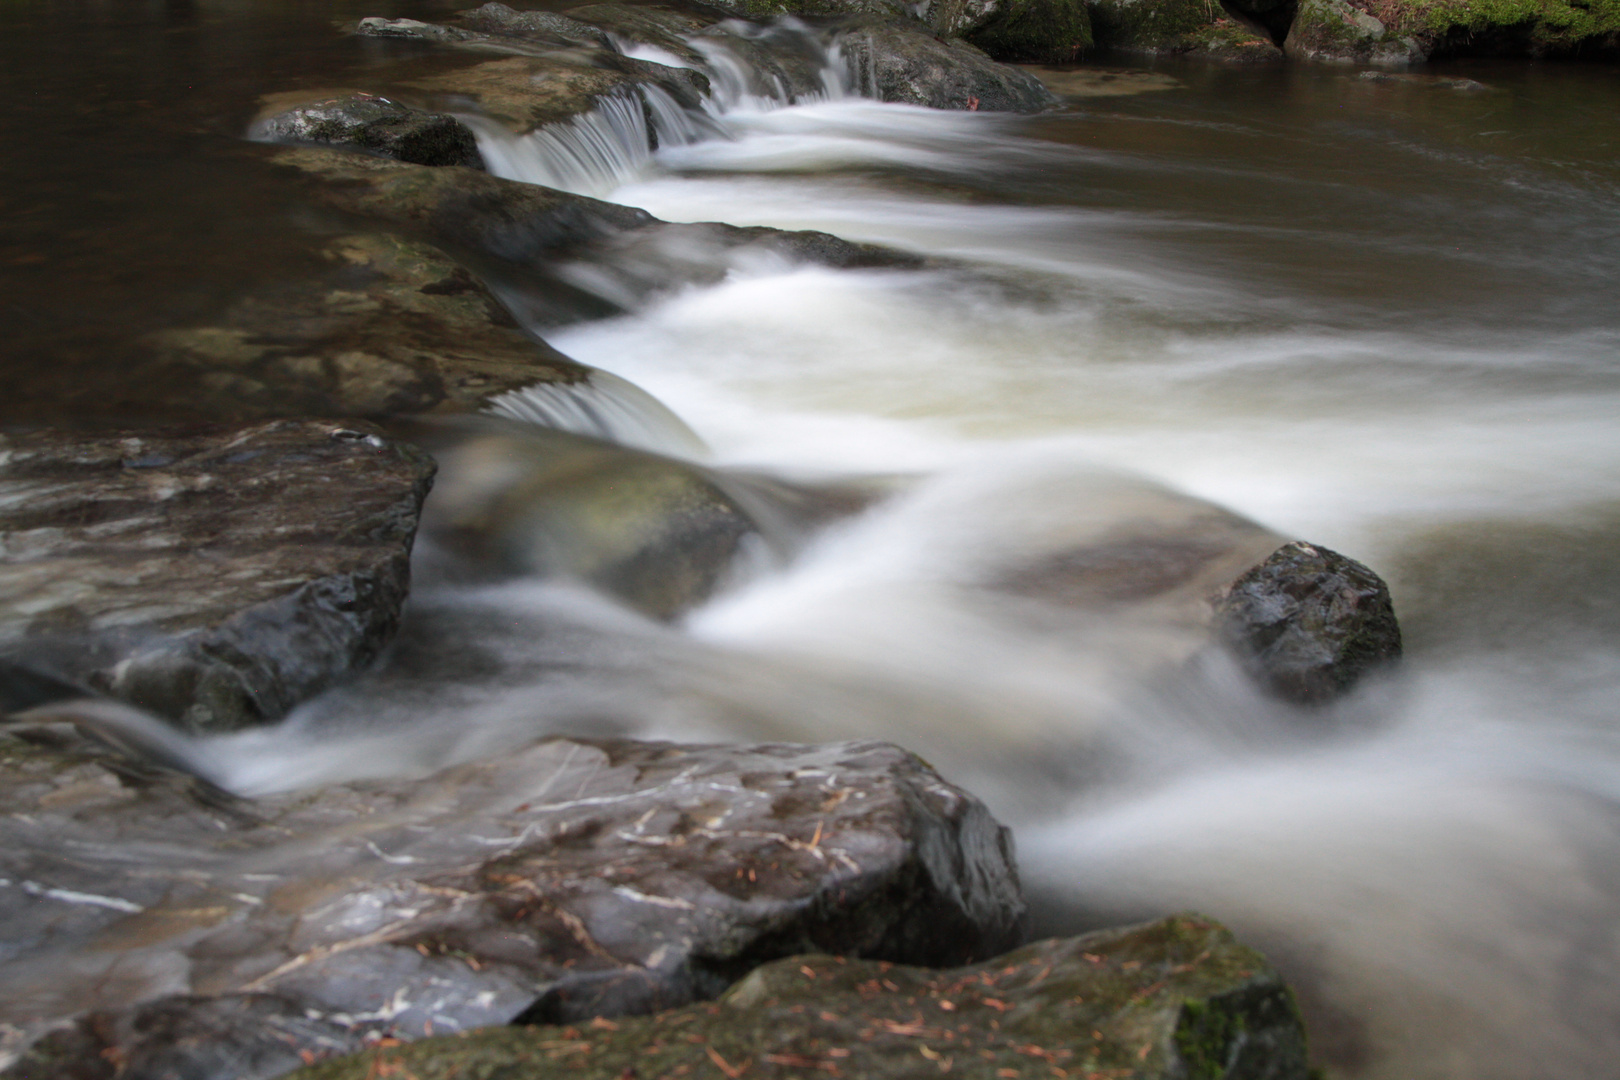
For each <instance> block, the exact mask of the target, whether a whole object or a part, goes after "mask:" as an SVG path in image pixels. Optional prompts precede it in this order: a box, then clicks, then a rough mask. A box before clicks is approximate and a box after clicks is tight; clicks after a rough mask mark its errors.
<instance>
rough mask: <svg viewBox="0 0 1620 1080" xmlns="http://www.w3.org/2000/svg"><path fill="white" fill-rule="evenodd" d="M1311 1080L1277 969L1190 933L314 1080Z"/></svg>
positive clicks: (480, 1042)
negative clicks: (388, 1079)
mask: <svg viewBox="0 0 1620 1080" xmlns="http://www.w3.org/2000/svg"><path fill="white" fill-rule="evenodd" d="M550 1070H557V1071H558V1072H562V1071H566V1073H567V1075H568V1076H570V1077H577V1078H579V1080H622V1078H624V1077H630V1076H635V1077H645V1078H648V1080H651V1078H653V1077H666V1076H668V1077H679V1076H698V1077H709V1076H725V1077H728V1078H732V1080H735V1078H738V1077H742V1076H749V1077H781V1078H783V1080H786V1078H789V1077H808V1076H829V1077H834V1078H837V1077H859V1078H863V1080H865V1078H883V1077H935V1076H941V1075H948V1076H967V1077H974V1078H979V1077H983V1078H986V1080H988V1078H990V1077H996V1078H998V1080H1018V1078H1026V1077H1027V1078H1036V1077H1039V1078H1040V1080H1053V1078H1060V1080H1061V1078H1063V1077H1085V1078H1087V1080H1101V1078H1103V1077H1109V1078H1124V1077H1131V1078H1133V1080H1305V1078H1306V1076H1307V1068H1306V1054H1305V1032H1304V1027H1303V1025H1302V1024H1301V1022H1300V1019H1299V1013H1298V1010H1297V1008H1296V1007H1295V1005H1294V1000H1293V996H1292V995H1291V994H1290V993H1289V990H1288V988H1287V986H1285V985H1284V984H1283V982H1282V980H1281V979H1280V978H1278V976H1277V974H1276V973H1275V972H1274V971H1273V970H1272V969H1271V967H1270V965H1268V964H1267V963H1266V961H1265V960H1264V958H1262V957H1261V956H1260V955H1258V954H1257V953H1255V952H1254V951H1253V950H1251V949H1248V948H1245V947H1244V946H1243V945H1241V944H1239V943H1238V942H1236V941H1235V940H1234V939H1233V938H1232V936H1231V934H1229V933H1228V932H1227V931H1226V930H1224V929H1223V928H1221V927H1220V926H1218V925H1216V924H1214V923H1211V922H1209V921H1208V920H1205V919H1201V918H1198V917H1196V916H1179V917H1174V918H1169V919H1164V920H1161V921H1159V922H1156V923H1149V924H1146V925H1143V926H1135V927H1127V928H1124V929H1121V930H1107V931H1103V932H1100V933H1095V934H1088V935H1086V936H1084V937H1079V938H1069V939H1064V940H1054V941H1043V942H1039V943H1037V944H1034V945H1030V946H1027V947H1026V948H1023V949H1020V950H1018V951H1017V952H1014V953H1010V954H1008V955H1006V956H1002V957H997V958H996V959H995V960H992V961H991V962H989V963H986V964H979V965H975V966H973V967H964V968H956V969H953V970H948V971H930V970H924V969H920V968H915V967H897V966H893V965H890V964H881V963H872V962H869V961H868V962H862V961H850V960H845V959H843V958H839V957H830V956H804V957H795V958H792V959H788V960H783V961H779V962H777V963H774V964H770V965H767V966H765V967H761V968H759V969H758V970H756V971H754V972H753V973H752V974H751V975H749V976H748V977H747V978H746V979H743V980H742V981H741V982H740V983H738V984H737V985H736V986H735V987H733V988H732V989H731V990H730V991H729V992H728V993H727V994H726V996H725V997H724V998H723V999H722V1001H721V1003H719V1004H714V1005H706V1006H694V1007H688V1008H685V1009H680V1010H677V1011H673V1012H667V1013H663V1014H660V1015H658V1016H655V1017H649V1018H645V1019H636V1020H631V1021H621V1022H619V1023H617V1024H613V1025H607V1026H594V1025H593V1026H589V1027H586V1026H575V1027H563V1028H559V1027H529V1028H503V1029H495V1030H490V1031H484V1032H479V1033H477V1034H475V1035H473V1036H472V1037H470V1038H458V1039H432V1040H428V1041H425V1042H420V1043H416V1044H414V1045H412V1046H408V1047H395V1048H379V1049H376V1050H372V1051H368V1052H366V1053H363V1054H359V1055H356V1056H353V1057H349V1058H346V1059H343V1060H339V1061H333V1062H329V1063H325V1064H321V1065H317V1066H315V1067H314V1068H310V1069H307V1070H303V1071H300V1072H299V1073H297V1074H296V1077H297V1080H363V1078H368V1077H376V1076H410V1077H415V1078H416V1080H451V1078H459V1077H473V1076H479V1077H492V1078H493V1077H497V1076H511V1077H514V1078H516V1077H520V1076H522V1077H530V1076H534V1077H539V1076H546V1075H552V1072H550Z"/></svg>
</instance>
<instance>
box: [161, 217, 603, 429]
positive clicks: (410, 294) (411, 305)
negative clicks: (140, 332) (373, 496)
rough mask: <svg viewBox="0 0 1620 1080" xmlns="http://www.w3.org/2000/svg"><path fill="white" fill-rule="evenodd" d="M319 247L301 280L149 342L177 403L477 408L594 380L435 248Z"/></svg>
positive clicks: (349, 411) (389, 239) (218, 410)
mask: <svg viewBox="0 0 1620 1080" xmlns="http://www.w3.org/2000/svg"><path fill="white" fill-rule="evenodd" d="M320 254H321V256H322V257H323V259H324V262H325V264H326V265H325V267H324V268H322V269H321V271H320V272H318V273H316V274H314V275H312V276H310V277H309V278H307V279H305V280H303V281H298V282H294V283H288V284H285V285H282V286H280V287H278V288H274V289H269V290H265V291H262V292H259V293H255V294H252V295H248V296H244V297H242V298H241V299H239V300H237V301H236V302H235V303H234V304H232V305H231V306H230V307H229V308H228V309H227V310H226V311H225V312H224V313H223V314H222V316H221V318H220V319H219V320H218V321H217V322H215V323H213V324H212V325H208V326H195V327H182V328H176V329H173V330H165V331H162V332H160V333H158V334H155V335H153V336H152V337H150V338H149V339H148V340H147V344H148V346H149V347H150V348H151V350H152V351H153V353H154V370H155V371H156V372H158V373H160V375H161V377H160V378H158V379H156V380H154V384H155V385H161V386H171V387H174V388H175V390H174V391H173V393H174V394H175V400H174V401H173V403H172V405H173V407H174V408H176V409H181V408H188V407H189V408H192V409H194V410H196V411H197V412H199V413H206V414H207V415H212V416H215V417H224V418H244V419H245V418H256V417H263V416H287V415H289V414H290V415H302V416H337V417H341V416H371V417H384V416H392V415H399V414H403V413H418V412H426V411H438V412H463V411H465V412H475V411H477V410H478V409H479V408H481V407H482V406H483V405H484V403H485V402H486V401H488V400H489V399H490V398H491V397H494V396H497V395H499V394H503V393H506V392H508V391H511V390H514V389H517V388H519V387H524V386H532V385H534V384H536V383H565V384H566V383H577V382H582V381H585V380H586V379H587V378H588V377H589V370H588V369H587V368H585V367H584V366H582V365H580V364H576V363H574V362H573V361H572V360H569V359H568V358H567V357H565V356H563V355H562V354H561V353H559V352H557V351H556V350H555V349H552V348H550V347H549V346H547V345H546V344H545V343H544V342H541V341H538V340H536V339H535V338H532V337H530V336H529V335H528V334H525V333H524V332H523V331H522V330H520V329H519V328H518V325H517V323H516V322H515V321H514V320H513V318H512V316H511V314H509V313H508V312H507V310H506V308H504V307H503V306H502V305H501V303H500V301H499V300H497V299H496V298H495V296H494V295H493V294H491V293H490V291H489V289H488V288H486V287H485V286H484V284H483V283H482V282H481V281H480V280H479V279H478V278H476V277H474V276H473V275H472V274H471V273H469V272H468V271H467V270H466V269H465V268H463V267H462V266H460V265H458V264H457V263H456V262H454V261H452V260H451V259H450V258H449V256H447V255H446V254H445V253H444V252H443V251H441V250H440V249H438V248H436V247H434V246H432V245H430V244H425V243H421V242H417V241H412V240H407V239H405V238H403V237H401V236H397V235H393V234H389V233H354V234H350V235H346V236H337V237H333V238H332V239H330V240H328V241H327V242H326V243H325V245H324V247H323V248H322V250H321V253H320Z"/></svg>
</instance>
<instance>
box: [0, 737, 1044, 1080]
mask: <svg viewBox="0 0 1620 1080" xmlns="http://www.w3.org/2000/svg"><path fill="white" fill-rule="evenodd" d="M73 730H74V729H72V728H69V727H67V726H66V725H64V724H60V723H56V724H50V725H44V726H41V727H38V728H35V729H31V730H29V731H26V732H23V733H22V734H20V735H4V736H0V879H3V884H0V920H3V923H4V925H5V926H6V928H7V935H6V940H7V950H8V951H7V955H6V963H5V964H4V965H3V966H0V1002H3V1004H0V1032H9V1033H10V1035H9V1038H10V1040H11V1042H12V1043H13V1047H14V1051H15V1050H20V1049H22V1047H23V1046H25V1045H26V1044H27V1043H29V1042H30V1041H31V1040H33V1039H35V1038H37V1037H38V1036H39V1035H41V1034H42V1033H44V1032H47V1031H48V1030H52V1029H54V1033H53V1034H50V1035H49V1036H48V1037H46V1038H45V1039H44V1040H43V1041H41V1042H38V1043H37V1044H35V1045H34V1046H33V1048H32V1049H31V1050H28V1051H27V1052H25V1053H24V1055H23V1056H22V1058H21V1060H19V1061H16V1063H15V1064H14V1065H13V1066H12V1068H11V1069H10V1070H9V1071H8V1072H7V1073H6V1075H8V1076H11V1077H29V1078H34V1077H39V1076H45V1075H50V1076H70V1075H71V1076H86V1077H89V1076H97V1077H99V1076H102V1075H106V1076H109V1077H110V1076H112V1075H114V1072H113V1071H109V1070H111V1069H113V1065H114V1064H117V1065H118V1066H119V1068H117V1069H116V1070H115V1071H116V1075H117V1076H119V1077H121V1078H124V1080H143V1078H150V1080H157V1078H159V1077H171V1076H181V1077H193V1076H198V1077H200V1076H226V1075H228V1076H231V1077H233V1078H234V1080H252V1078H257V1077H269V1076H274V1075H278V1074H279V1073H281V1072H285V1071H287V1070H289V1069H291V1068H293V1067H296V1066H297V1065H298V1064H300V1062H301V1061H304V1060H309V1059H311V1058H313V1057H314V1056H316V1055H324V1054H326V1053H329V1052H335V1051H339V1050H354V1049H358V1048H359V1047H360V1046H362V1045H363V1040H364V1039H366V1038H367V1037H368V1036H369V1037H371V1038H373V1039H375V1038H377V1037H388V1038H399V1039H412V1038H419V1037H423V1036H426V1035H431V1034H433V1033H446V1032H453V1031H457V1030H462V1029H467V1028H472V1027H479V1026H484V1025H490V1024H502V1023H506V1022H508V1021H511V1020H513V1019H515V1018H518V1017H526V1018H528V1019H531V1020H537V1021H552V1022H562V1023H567V1022H575V1021H580V1020H585V1019H588V1018H590V1017H599V1016H614V1015H622V1014H633V1013H642V1012H648V1011H651V1010H654V1009H667V1008H673V1007H678V1006H682V1005H685V1004H688V1003H691V1002H693V1001H695V1000H700V999H704V998H710V997H713V996H714V995H716V994H718V993H720V992H721V991H722V990H724V989H725V987H726V986H728V985H729V984H730V983H732V982H733V981H734V980H735V979H737V978H738V977H740V976H742V975H743V974H745V973H746V972H748V971H749V970H751V969H752V968H754V967H755V966H757V965H758V964H760V963H762V962H765V961H769V960H771V959H775V958H779V957H782V956H787V955H792V954H796V953H801V952H826V953H838V954H848V955H856V956H868V957H878V958H884V959H887V960H891V961H903V962H909V963H923V964H960V963H963V962H967V961H972V960H979V959H983V958H985V957H988V956H992V955H995V954H996V953H999V952H1001V951H1003V950H1005V949H1006V948H1008V947H1010V946H1011V945H1013V944H1015V943H1016V941H1017V937H1018V934H1019V929H1020V923H1021V919H1022V914H1023V902H1022V900H1021V897H1020V893H1019V886H1018V879H1017V874H1016V870H1015V869H1014V866H1013V858H1012V851H1011V840H1010V837H1009V834H1008V833H1007V831H1006V830H1005V829H1004V828H1002V827H1001V826H999V825H998V824H997V823H996V822H995V821H994V819H992V818H991V817H990V815H989V813H988V811H986V810H985V808H984V807H983V805H982V804H980V803H979V802H978V801H977V800H975V799H973V798H972V797H971V796H969V795H967V794H965V793H964V792H962V791H961V790H959V789H957V788H955V787H953V786H951V785H950V784H948V783H946V782H945V781H943V780H942V779H940V778H939V776H937V775H936V774H935V773H934V772H933V771H932V770H931V769H929V768H928V767H927V766H926V765H925V764H923V763H922V762H921V761H920V760H919V759H917V758H916V757H914V756H913V755H911V754H909V753H906V752H905V751H902V750H900V749H898V748H896V747H893V746H890V745H887V744H881V743H874V742H855V743H844V744H836V745H831V746H822V747H813V746H791V745H761V746H745V747H697V746H675V745H670V744H658V743H635V742H626V741H601V742H596V741H583V740H572V739H548V740H544V741H541V742H537V743H534V744H531V745H529V746H527V747H524V748H521V749H519V750H516V751H514V752H510V753H507V754H504V755H501V756H498V757H493V758H489V759H486V760H480V761H476V762H472V763H469V764H464V765H460V766H456V767H453V768H450V769H448V770H445V771H443V772H440V773H438V774H435V775H433V776H431V777H427V778H425V779H420V780H414V781H392V782H370V783H358V782H357V783H349V784H343V785H337V786H333V787H329V788H324V789H320V790H317V791H312V792H304V793H294V794H290V795H284V796H276V797H271V798H266V799H262V800H257V801H254V802H251V803H249V802H244V801H239V800H232V799H230V798H229V797H227V796H224V795H223V794H222V793H218V792H217V791H210V789H209V788H208V787H207V786H206V785H205V784H203V783H201V782H200V781H196V780H193V779H191V778H190V777H188V776H185V775H183V774H179V773H170V772H166V771H164V770H161V769H156V768H153V767H149V766H136V765H132V764H131V763H128V762H122V761H119V760H117V759H113V758H110V757H108V756H107V755H106V754H103V753H99V752H96V751H95V750H94V749H93V748H91V747H90V746H89V745H88V744H86V743H85V742H84V741H83V740H82V739H78V738H76V737H74V736H73V735H72V732H73ZM22 735H27V736H28V737H27V738H24V737H22ZM222 1062H228V1063H230V1064H229V1068H228V1069H227V1068H226V1067H225V1066H224V1065H221V1063H222ZM98 1070H100V1071H98Z"/></svg>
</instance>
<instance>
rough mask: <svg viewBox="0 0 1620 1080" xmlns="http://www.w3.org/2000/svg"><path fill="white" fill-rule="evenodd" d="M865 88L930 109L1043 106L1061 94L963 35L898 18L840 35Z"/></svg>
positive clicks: (1022, 109)
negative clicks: (941, 33) (947, 33)
mask: <svg viewBox="0 0 1620 1080" xmlns="http://www.w3.org/2000/svg"><path fill="white" fill-rule="evenodd" d="M839 40H840V41H841V42H842V45H843V49H844V51H845V53H846V55H848V56H849V58H850V61H851V64H852V65H853V67H854V70H855V71H856V72H857V73H858V75H857V78H861V79H866V80H869V82H870V85H867V86H863V87H862V91H863V92H864V93H867V94H869V95H870V96H872V97H875V98H877V99H878V100H880V101H893V102H899V103H901V104H904V105H923V106H926V107H928V108H931V109H969V110H983V111H989V112H1021V113H1032V112H1040V111H1041V110H1042V109H1048V108H1051V107H1052V106H1053V105H1055V104H1057V98H1056V97H1055V96H1054V95H1053V94H1052V92H1051V91H1050V90H1048V89H1046V87H1045V86H1044V85H1042V83H1041V81H1040V80H1039V79H1037V78H1036V77H1035V76H1033V75H1031V74H1030V73H1029V72H1027V71H1024V70H1022V69H1020V68H1016V67H1011V66H1009V65H1007V64H1002V63H998V62H997V61H995V60H992V59H990V57H989V56H988V55H986V54H985V53H984V51H983V50H981V49H979V48H977V47H975V46H973V45H970V44H968V43H967V42H966V41H963V40H961V39H960V38H940V37H938V36H936V35H935V34H933V33H932V32H930V31H929V30H928V29H927V28H925V27H923V26H921V25H907V24H906V23H903V22H898V21H887V22H885V21H869V22H865V23H861V24H857V25H856V26H855V27H854V28H852V29H850V30H848V31H846V32H844V34H843V35H842V36H841V37H840V39H839Z"/></svg>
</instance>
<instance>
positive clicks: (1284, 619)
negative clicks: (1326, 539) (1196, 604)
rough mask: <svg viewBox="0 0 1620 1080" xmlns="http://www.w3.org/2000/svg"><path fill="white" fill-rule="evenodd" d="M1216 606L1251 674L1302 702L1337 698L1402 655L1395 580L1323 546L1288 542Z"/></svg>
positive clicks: (1227, 636)
mask: <svg viewBox="0 0 1620 1080" xmlns="http://www.w3.org/2000/svg"><path fill="white" fill-rule="evenodd" d="M1215 607H1216V621H1217V626H1218V630H1219V633H1220V634H1221V636H1222V638H1223V639H1224V640H1225V641H1226V642H1227V643H1228V644H1229V645H1230V646H1231V647H1232V649H1233V650H1234V651H1235V652H1236V653H1237V654H1238V656H1239V657H1240V658H1242V660H1243V662H1244V664H1245V665H1246V666H1247V667H1248V669H1249V671H1250V673H1251V674H1253V675H1254V676H1255V678H1257V679H1259V680H1260V682H1261V683H1263V684H1264V685H1265V686H1267V687H1269V688H1270V689H1271V690H1272V691H1274V692H1275V693H1277V694H1278V695H1279V696H1281V697H1284V698H1287V699H1288V700H1290V701H1295V702H1299V703H1301V704H1317V703H1320V702H1325V701H1329V700H1331V699H1333V698H1335V697H1338V696H1339V695H1340V694H1342V693H1344V692H1345V691H1346V690H1348V689H1349V688H1350V687H1351V686H1352V685H1353V684H1354V683H1355V682H1356V681H1357V680H1358V679H1360V678H1361V677H1362V676H1363V675H1365V674H1366V673H1367V672H1369V671H1371V670H1374V669H1375V668H1378V667H1380V666H1383V665H1386V664H1390V663H1392V662H1394V661H1395V660H1398V659H1399V658H1400V655H1401V628H1400V625H1399V624H1398V623H1397V622H1396V621H1395V607H1394V604H1393V603H1392V601H1391V600H1390V595H1389V587H1388V586H1387V585H1385V584H1384V582H1383V579H1382V578H1380V577H1379V576H1378V575H1377V574H1375V573H1373V572H1372V571H1371V570H1369V569H1368V568H1367V567H1365V566H1363V565H1362V564H1361V563H1358V562H1356V561H1355V560H1354V559H1349V558H1346V557H1345V556H1343V555H1340V554H1339V553H1338V552H1336V551H1329V550H1328V549H1327V548H1324V547H1314V546H1312V545H1310V544H1306V543H1302V542H1298V541H1296V542H1294V543H1290V544H1284V545H1283V546H1282V547H1280V548H1278V549H1277V550H1276V551H1275V552H1273V553H1272V554H1271V555H1270V556H1268V557H1267V558H1266V560H1265V561H1264V562H1262V563H1260V565H1258V566H1256V567H1254V568H1253V569H1251V570H1249V571H1248V572H1247V573H1245V574H1244V575H1243V576H1242V577H1240V578H1238V579H1237V580H1236V581H1235V582H1233V583H1232V586H1231V587H1230V588H1229V589H1228V590H1227V591H1226V592H1225V594H1224V595H1223V596H1222V597H1220V599H1218V600H1217V601H1216V606H1215Z"/></svg>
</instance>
